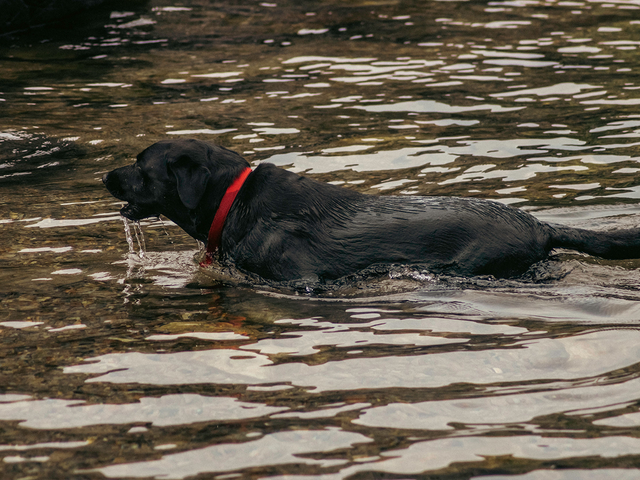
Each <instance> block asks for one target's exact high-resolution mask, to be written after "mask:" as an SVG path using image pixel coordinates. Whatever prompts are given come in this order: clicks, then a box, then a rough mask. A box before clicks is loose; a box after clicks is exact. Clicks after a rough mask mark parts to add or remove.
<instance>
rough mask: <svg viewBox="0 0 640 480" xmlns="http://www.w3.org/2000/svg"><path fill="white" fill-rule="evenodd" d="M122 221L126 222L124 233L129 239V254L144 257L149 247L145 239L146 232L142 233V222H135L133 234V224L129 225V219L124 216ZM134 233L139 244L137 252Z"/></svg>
mask: <svg viewBox="0 0 640 480" xmlns="http://www.w3.org/2000/svg"><path fill="white" fill-rule="evenodd" d="M122 222H123V223H124V235H125V238H126V239H127V244H128V245H129V256H134V257H138V258H139V259H140V260H142V259H144V258H145V255H146V250H147V247H146V244H145V241H144V234H143V233H142V227H141V226H140V222H133V235H132V234H131V226H130V225H129V220H128V219H127V218H125V217H122ZM134 235H135V238H136V243H137V244H138V251H137V252H136V247H135V244H134V243H133V236H134Z"/></svg>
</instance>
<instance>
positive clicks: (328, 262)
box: [103, 139, 640, 281]
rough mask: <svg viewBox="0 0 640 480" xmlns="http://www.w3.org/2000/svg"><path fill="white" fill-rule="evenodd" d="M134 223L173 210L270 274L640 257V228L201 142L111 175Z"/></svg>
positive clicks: (476, 271)
mask: <svg viewBox="0 0 640 480" xmlns="http://www.w3.org/2000/svg"><path fill="white" fill-rule="evenodd" d="M103 182H104V184H105V185H106V187H107V189H108V190H109V192H111V194H112V195H114V196H115V197H116V198H118V199H120V200H124V201H126V202H128V204H127V205H126V206H124V207H123V208H122V210H121V213H122V215H124V216H125V217H127V218H129V219H131V220H140V219H143V218H146V217H152V216H159V215H164V216H166V217H168V218H169V219H170V220H172V221H173V222H175V223H176V224H177V225H179V226H180V227H182V228H183V229H184V230H185V231H186V232H187V233H188V234H189V235H191V236H192V237H194V238H195V239H197V240H200V241H202V242H207V241H209V252H210V254H216V255H219V256H220V258H221V259H222V260H224V261H230V262H233V263H234V264H235V265H236V266H237V267H239V268H241V269H244V270H246V271H249V272H253V273H256V274H258V275H260V276H262V277H264V278H267V279H272V280H307V281H326V280H332V279H337V278H340V277H343V276H345V275H349V274H352V273H355V272H358V271H360V270H362V269H364V268H366V267H369V266H374V265H381V264H382V265H390V264H420V265H422V266H424V267H426V268H428V269H429V270H430V271H432V272H434V273H448V274H456V275H465V276H470V275H493V276H495V277H511V276H516V275H519V274H522V273H523V272H525V271H526V270H527V269H528V268H529V267H530V266H531V265H532V264H534V263H536V262H538V261H540V260H543V259H544V258H546V257H547V255H548V254H549V252H550V251H551V250H552V249H554V248H568V249H574V250H578V251H580V252H585V253H588V254H591V255H596V256H600V257H604V258H611V259H616V258H638V257H640V230H615V231H611V232H594V231H589V230H582V229H576V228H570V227H566V226H560V225H551V224H547V223H544V222H540V221H538V220H537V219H536V218H534V217H533V216H531V215H529V214H527V213H525V212H523V211H522V210H518V209H516V208H512V207H509V206H505V205H503V204H501V203H497V202H492V201H486V200H476V199H466V198H456V197H415V196H407V197H404V196H403V197H399V196H373V195H364V194H361V193H357V192H354V191H351V190H348V189H346V188H342V187H337V186H334V185H329V184H325V183H321V182H318V181H315V180H312V179H309V178H305V177H301V176H299V175H296V174H295V173H292V172H289V171H286V170H283V169H281V168H278V167H276V166H274V165H272V164H269V163H262V164H260V165H259V166H258V167H257V168H256V169H255V170H254V171H251V170H250V168H249V163H248V162H247V161H246V160H245V159H244V158H242V157H241V156H240V155H238V154H237V153H234V152H232V151H230V150H227V149H225V148H222V147H219V146H216V145H212V144H209V143H205V142H202V141H198V140H188V139H181V140H173V141H161V142H158V143H156V144H154V145H151V146H150V147H149V148H147V149H146V150H144V151H143V152H142V153H140V154H139V155H138V157H137V161H136V162H135V163H134V164H133V165H129V166H125V167H122V168H118V169H116V170H113V171H112V172H109V173H107V174H105V175H104V177H103Z"/></svg>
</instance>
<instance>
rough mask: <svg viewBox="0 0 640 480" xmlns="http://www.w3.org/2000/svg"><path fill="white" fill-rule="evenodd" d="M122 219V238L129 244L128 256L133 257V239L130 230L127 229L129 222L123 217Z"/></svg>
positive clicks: (134, 250)
mask: <svg viewBox="0 0 640 480" xmlns="http://www.w3.org/2000/svg"><path fill="white" fill-rule="evenodd" d="M121 218H122V223H124V236H125V238H126V239H127V243H128V244H129V255H135V254H136V249H135V247H134V245H133V237H132V236H131V228H130V227H129V220H127V219H126V218H125V217H121Z"/></svg>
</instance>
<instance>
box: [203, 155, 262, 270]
mask: <svg viewBox="0 0 640 480" xmlns="http://www.w3.org/2000/svg"><path fill="white" fill-rule="evenodd" d="M250 173H251V168H249V167H247V168H245V169H244V170H243V171H242V173H240V175H238V177H237V178H236V179H235V180H234V181H233V183H232V184H231V185H230V186H229V188H227V191H226V192H225V193H224V196H223V197H222V200H221V201H220V206H219V207H218V211H217V212H216V214H215V216H214V217H213V222H212V223H211V228H210V229H209V240H208V243H207V254H206V257H205V259H204V261H203V262H202V263H203V264H204V265H210V264H211V259H212V258H213V254H214V252H215V251H216V250H217V249H218V247H219V246H220V238H221V237H222V228H223V227H224V222H225V220H226V219H227V215H228V214H229V210H231V205H233V201H234V200H235V199H236V195H238V192H239V191H240V188H242V185H243V184H244V181H245V180H246V179H247V177H248V176H249V174H250Z"/></svg>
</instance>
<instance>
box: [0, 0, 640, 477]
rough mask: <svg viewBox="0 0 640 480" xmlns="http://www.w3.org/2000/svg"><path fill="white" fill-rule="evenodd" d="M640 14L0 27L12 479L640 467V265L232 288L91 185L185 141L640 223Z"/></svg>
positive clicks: (374, 182)
mask: <svg viewBox="0 0 640 480" xmlns="http://www.w3.org/2000/svg"><path fill="white" fill-rule="evenodd" d="M639 48H640V3H638V2H637V1H634V0H613V1H544V0H540V1H537V0H531V1H519V0H516V1H495V2H475V1H469V2H462V1H461V2H458V1H446V2H445V1H443V2H438V1H426V2H418V1H385V0H381V1H352V2H332V1H317V2H304V1H303V2H301V1H293V0H275V1H274V2H259V1H247V0H241V1H237V2H214V1H211V2H209V1H206V0H199V1H197V0H194V1H190V0H185V1H183V2H181V3H179V4H178V3H171V2H168V1H163V0H151V1H149V2H148V3H129V4H127V3H125V4H120V5H119V6H116V7H112V8H106V9H102V10H96V11H93V12H91V13H89V14H85V15H83V16H80V17H75V18H73V19H71V20H67V21H65V22H63V23H61V24H59V25H54V26H49V27H44V28H40V29H37V30H34V31H32V32H28V33H22V34H17V35H16V34H14V35H6V36H4V37H0V67H1V69H2V70H1V72H2V73H1V74H0V189H1V190H2V196H1V197H0V230H1V232H2V235H1V236H0V262H1V265H2V269H1V270H0V275H1V276H2V280H1V281H0V298H1V301H2V309H1V310H0V339H1V341H2V346H1V347H0V457H2V460H1V461H0V477H2V478H3V479H4V478H7V479H19V478H23V479H26V478H29V479H69V478H78V479H80V478H82V479H100V478H158V479H161V478H168V479H183V478H191V477H199V478H225V479H228V478H267V477H269V478H285V477H286V478H296V479H298V478H299V479H301V478H327V479H343V478H353V479H364V478H441V479H454V478H455V479H458V478H465V479H466V478H487V479H506V478H512V479H523V480H542V479H553V480H569V479H571V480H573V479H587V480H591V479H594V480H595V479H616V480H627V479H636V478H640V469H639V468H638V466H639V465H640V393H639V392H640V367H639V364H638V360H640V330H639V329H638V328H637V325H638V324H640V290H639V287H640V273H639V272H640V270H639V269H640V260H620V261H603V260H600V259H595V258H590V257H586V256H583V255H578V254H575V253H572V252H556V253H555V254H554V255H553V256H552V257H551V258H550V259H549V260H548V261H545V262H542V263H541V264H538V265H535V266H534V267H533V268H532V269H531V270H530V271H529V272H527V274H526V275H524V276H523V277H522V278H518V279H513V280H502V281H497V280H494V279H492V278H472V279H463V278H454V277H440V276H435V275H432V274H431V273H430V272H427V271H423V270H420V269H418V268H406V267H403V266H397V267H394V268H393V269H392V270H391V271H390V272H385V273H384V274H377V275H376V274H369V275H360V276H354V277H352V278H348V279H345V280H344V281H342V282H338V283H336V284H335V285H332V286H331V288H329V287H324V288H322V289H321V288H317V286H313V287H311V286H309V287H308V288H305V286H304V285H302V286H300V285H295V286H291V285H270V284H266V283H258V284H255V283H254V284H250V283H247V282H245V281H234V282H232V281H230V280H229V279H228V278H227V277H225V275H226V274H225V272H215V271H204V270H202V269H200V267H198V265H197V263H196V262H195V261H194V255H196V254H197V253H198V246H197V245H196V243H195V241H193V240H192V239H191V238H189V237H188V236H187V235H186V234H184V233H183V232H182V231H180V230H179V229H178V228H177V227H176V226H175V225H173V224H172V223H171V222H170V221H168V220H166V219H160V220H147V221H143V222H141V224H140V225H126V227H127V228H128V229H129V230H130V231H131V236H130V237H129V240H130V244H129V243H128V242H127V238H126V236H125V233H124V228H123V221H122V219H121V217H120V215H119V213H118V212H119V209H120V206H121V204H120V203H119V202H117V201H116V200H115V199H114V198H112V197H111V196H110V195H109V194H108V193H107V191H106V190H105V189H104V187H103V186H102V184H101V182H100V177H101V176H102V174H103V173H104V172H106V171H109V170H111V169H112V168H115V167H116V166H121V165H124V164H126V163H130V162H131V161H132V159H133V158H134V157H135V155H136V154H137V153H138V152H139V151H140V150H142V149H143V148H145V147H146V146H148V145H149V144H151V143H153V142H155V141H157V140H160V139H165V138H179V137H195V138H200V139H204V140H209V141H214V142H217V143H219V144H221V145H224V146H227V147H229V148H232V149H234V150H236V151H238V152H241V153H242V154H243V155H244V156H245V157H246V158H247V159H248V160H249V161H250V162H252V163H253V164H254V165H256V164H258V163H260V162H263V161H267V162H272V163H275V164H276V165H279V166H282V167H283V168H287V169H290V170H292V171H295V172H299V173H302V174H305V175H309V176H312V177H313V178H317V179H319V180H322V181H326V182H331V183H334V184H339V185H344V186H345V187H346V188H350V189H354V190H358V191H361V192H365V193H371V194H376V195H389V194H393V195H459V196H473V197H479V198H491V199H497V200H499V201H502V202H505V203H510V204H513V205H514V206H517V207H520V208H524V209H527V210H528V211H530V212H532V213H533V214H534V215H536V216H538V217H539V218H541V219H542V220H545V221H550V222H557V223H565V224H570V225H574V226H581V227H585V228H592V229H608V228H617V227H635V226H637V225H638V224H640V221H639V220H638V219H639V218H640V217H638V214H639V213H640V207H638V206H637V201H638V198H639V197H640V180H638V178H639V176H638V173H639V172H640V162H639V160H640V157H639V156H638V146H639V145H640V81H639V80H638V79H639V78H640V76H639V74H640V56H639V55H638V53H639Z"/></svg>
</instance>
